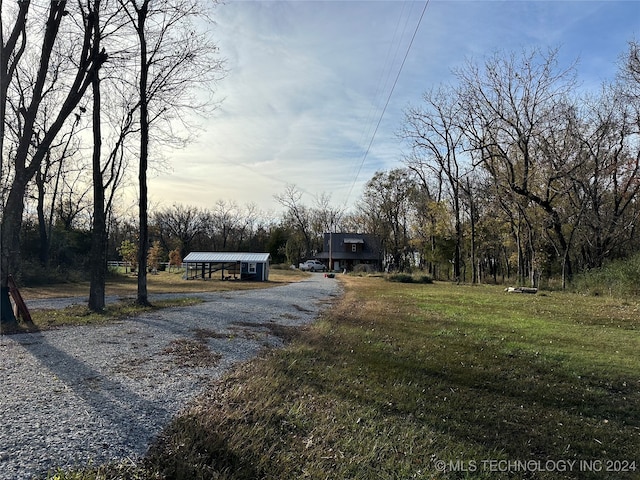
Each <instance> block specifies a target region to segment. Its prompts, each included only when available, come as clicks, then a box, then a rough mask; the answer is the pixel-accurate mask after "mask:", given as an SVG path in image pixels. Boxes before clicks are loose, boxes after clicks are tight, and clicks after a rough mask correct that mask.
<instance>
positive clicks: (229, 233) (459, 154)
mask: <svg viewBox="0 0 640 480" xmlns="http://www.w3.org/2000/svg"><path fill="white" fill-rule="evenodd" d="M208 5H209V3H205V2H200V1H198V0H161V1H154V2H151V1H150V0H83V1H80V2H77V3H67V2H66V1H65V0H60V1H56V2H48V1H47V2H33V1H29V0H24V1H19V2H16V3H6V2H2V3H0V7H1V12H2V17H1V18H0V23H1V24H2V28H1V30H0V32H1V33H0V35H1V40H2V41H1V42H0V43H1V51H0V54H1V55H0V79H1V81H0V120H1V121H0V128H1V131H0V151H2V162H1V171H0V200H1V201H2V213H1V216H2V218H1V231H0V237H1V238H0V242H1V245H0V257H1V258H0V267H1V268H0V270H1V272H0V283H1V286H2V297H3V298H2V302H3V303H5V302H8V294H7V285H8V276H9V275H10V274H15V275H19V274H20V272H25V271H26V270H28V269H26V268H23V267H25V263H28V264H29V265H33V264H36V265H38V266H39V267H41V268H45V269H51V268H53V269H55V268H58V267H60V266H68V267H70V268H74V267H76V268H78V267H80V268H83V267H84V268H87V269H88V270H89V271H90V280H91V287H90V300H89V306H90V307H91V308H92V309H94V310H100V309H102V308H103V307H104V290H105V278H106V274H107V270H106V263H107V259H117V258H118V257H119V255H120V253H119V249H120V248H121V247H122V243H123V242H125V241H128V242H131V243H134V244H136V245H137V248H136V249H135V250H136V255H137V263H138V267H139V275H138V295H137V301H138V302H139V303H143V304H144V303H148V299H147V292H146V273H147V270H148V269H147V264H148V261H149V258H150V257H149V252H150V249H151V248H153V249H155V252H156V253H155V254H154V258H155V257H157V256H158V252H160V251H162V252H164V253H163V255H168V254H169V252H177V253H178V254H180V256H184V255H185V254H186V253H188V252H189V251H194V250H220V251H225V250H254V251H266V252H270V253H271V255H272V259H273V261H274V262H276V263H281V262H282V263H285V262H286V263H293V264H297V262H298V261H300V260H302V259H305V258H310V257H313V255H315V254H316V253H317V252H318V251H319V250H320V249H321V248H322V235H323V234H324V233H326V232H330V231H334V232H337V231H343V232H362V233H372V234H376V235H378V236H379V238H380V239H381V244H382V246H383V252H382V255H381V260H382V264H383V265H382V266H383V268H385V269H394V270H400V271H407V270H411V269H414V268H420V269H426V270H428V271H429V272H430V273H431V274H432V275H433V276H434V277H435V278H448V279H456V280H459V281H471V282H480V281H488V280H491V281H500V280H502V279H507V278H508V279H512V278H515V279H516V280H517V281H518V282H520V283H524V282H530V283H532V284H534V285H535V284H538V283H539V282H540V281H541V280H542V279H548V278H554V277H558V278H561V279H562V281H563V283H566V282H567V281H569V280H570V279H571V277H572V275H573V274H575V273H576V272H580V271H584V270H588V269H592V268H597V267H600V266H602V265H603V264H604V263H605V262H607V261H608V260H611V259H616V258H624V257H625V256H628V255H630V254H631V253H633V252H635V251H637V249H638V240H637V238H636V237H637V235H636V224H637V219H638V215H639V213H640V206H639V202H638V191H639V189H640V181H639V180H638V168H639V167H640V58H639V56H640V55H639V47H638V43H636V42H634V41H631V42H630V43H629V48H628V51H626V52H624V53H623V54H622V55H621V57H620V59H619V72H618V75H617V77H616V78H615V79H612V80H611V81H610V82H609V83H607V84H605V85H603V86H602V87H601V89H600V90H599V91H597V92H590V93H588V94H587V93H578V92H581V89H580V88H579V79H578V78H577V74H576V69H575V66H573V65H572V66H569V67H564V66H562V65H560V63H559V61H558V51H556V50H551V51H547V52H542V51H540V50H531V51H525V52H522V53H511V52H502V53H497V54H495V55H493V56H491V57H488V58H486V59H483V60H481V61H475V60H471V61H469V62H468V63H467V64H466V65H464V66H462V67H460V68H458V69H457V70H455V71H454V78H455V81H454V83H451V84H444V85H440V86H437V87H433V88H432V89H430V90H428V91H427V92H426V93H425V94H424V96H423V98H422V101H421V102H420V103H419V104H417V105H414V106H411V107H409V108H408V109H407V110H406V112H405V121H404V123H403V124H402V125H401V129H400V137H401V139H402V140H403V141H404V142H405V145H406V151H407V154H406V155H405V156H404V157H403V158H402V159H399V166H398V168H395V169H392V170H389V171H380V172H377V173H375V175H374V176H373V177H372V178H371V179H370V180H369V181H368V182H367V184H366V187H365V190H364V193H363V195H362V198H361V199H359V200H358V201H357V202H356V204H355V205H354V206H353V208H349V209H347V207H346V206H345V207H336V206H334V205H332V203H331V198H330V196H329V195H327V194H321V195H319V196H317V197H315V198H314V199H313V204H312V205H307V204H306V203H305V202H304V201H303V194H302V192H301V191H300V190H299V189H298V188H297V187H296V186H295V185H289V186H287V187H286V188H285V190H284V192H283V193H281V194H278V195H276V200H277V201H278V202H279V204H280V205H281V206H282V207H283V213H282V215H280V216H275V215H268V214H265V213H264V212H260V211H258V209H257V207H256V206H255V205H246V206H243V207H239V206H238V205H237V204H236V203H235V202H224V201H219V202H217V203H215V204H214V205H213V206H212V207H211V208H210V209H198V208H195V207H192V206H188V205H174V206H172V207H168V208H167V207H165V208H158V209H155V210H154V209H151V210H150V209H149V205H148V198H147V190H148V187H147V170H148V168H149V163H150V161H157V160H158V159H160V158H161V155H160V151H161V150H162V149H163V148H164V147H167V146H180V145H184V144H186V143H187V142H189V141H190V133H189V132H191V131H192V130H193V129H192V128H191V127H192V126H190V125H187V124H186V123H185V120H184V119H185V118H187V116H186V115H185V112H186V110H189V109H191V110H197V111H201V112H208V111H210V110H211V109H213V108H215V107H216V104H215V102H211V100H210V98H209V97H208V95H207V94H210V93H212V92H213V88H214V86H215V82H216V81H217V80H218V79H220V78H222V76H223V75H224V62H223V60H221V59H220V58H219V56H218V55H219V54H218V51H217V48H216V46H215V43H214V42H213V41H212V40H211V38H210V34H209V32H210V30H209V29H208V26H209V25H207V22H206V20H210V19H211V16H210V15H211V12H210V11H209V10H208V9H207V6H208ZM613 60H615V59H612V61H613ZM132 170H133V171H136V172H137V178H135V179H131V178H128V177H127V175H125V172H127V171H132ZM126 181H134V182H135V184H136V185H137V187H138V192H139V201H138V212H137V215H136V216H135V217H133V216H132V217H129V216H122V215H117V214H116V213H115V209H114V202H115V199H116V197H117V192H119V191H120V189H121V188H123V185H124V183H125V182H126ZM7 320H8V319H7V318H5V310H4V309H3V316H2V321H3V322H4V321H7ZM9 320H10V319H9Z"/></svg>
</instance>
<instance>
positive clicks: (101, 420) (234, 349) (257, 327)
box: [0, 274, 340, 480]
mask: <svg viewBox="0 0 640 480" xmlns="http://www.w3.org/2000/svg"><path fill="white" fill-rule="evenodd" d="M339 294H340V288H339V284H338V282H336V281H335V280H332V279H328V278H325V277H324V276H323V275H322V274H315V275H313V277H312V278H311V279H309V280H305V281H302V282H297V283H292V284H288V285H283V286H278V287H274V288H268V289H258V290H249V291H240V292H216V293H206V294H199V295H198V296H199V297H202V298H204V299H205V302H204V303H202V304H198V305H195V306H190V307H180V308H171V309H164V310H160V311H157V312H153V313H149V314H145V315H141V316H139V317H136V318H134V319H128V320H126V321H122V322H117V323H114V324H110V325H106V326H89V327H66V328H62V329H59V330H51V331H46V332H40V333H34V334H20V335H10V336H2V337H0V352H1V356H2V361H1V362H0V378H2V380H1V382H0V394H1V397H0V398H1V400H0V479H1V480H4V479H12V480H13V479H32V478H34V477H40V478H42V477H46V474H47V472H48V471H55V468H56V467H69V466H74V465H76V466H85V465H87V463H88V462H92V463H94V464H100V463H104V462H108V461H111V460H121V459H125V458H127V457H130V458H135V457H138V456H141V455H144V453H145V452H146V450H147V448H148V446H149V444H150V442H151V441H152V440H153V438H154V437H155V436H156V435H157V434H158V433H159V432H160V431H161V429H162V428H163V427H164V426H166V425H167V424H168V422H169V421H170V419H171V418H172V417H173V416H175V415H176V414H177V413H178V412H179V411H180V410H181V409H182V408H183V407H184V406H185V405H186V404H187V403H188V402H189V400H191V399H193V398H194V397H195V396H196V395H198V393H200V392H201V391H202V389H203V388H204V387H205V386H206V385H207V383H208V382H210V381H211V380H214V379H216V378H219V377H220V376H221V375H222V374H223V373H224V372H225V371H227V370H228V369H229V368H230V367H232V366H233V365H235V364H237V363H238V362H243V361H247V360H249V359H251V358H252V357H254V356H255V355H256V354H257V353H259V351H260V350H262V349H263V348H265V346H266V347H274V346H279V345H281V340H280V339H279V338H278V337H276V336H274V335H273V334H272V329H270V328H269V325H270V324H272V323H275V324H276V325H286V326H296V325H302V324H305V323H309V322H311V321H312V320H313V319H314V318H316V316H317V314H318V313H319V311H320V310H321V309H322V308H323V307H326V306H327V303H328V301H329V300H330V299H331V298H332V297H335V296H337V295H339Z"/></svg>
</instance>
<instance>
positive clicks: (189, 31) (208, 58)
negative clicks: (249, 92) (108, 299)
mask: <svg viewBox="0 0 640 480" xmlns="http://www.w3.org/2000/svg"><path fill="white" fill-rule="evenodd" d="M120 1H121V5H122V7H123V9H124V11H125V13H126V15H127V16H128V18H129V22H130V25H131V26H132V27H133V30H134V31H135V34H136V38H137V47H138V82H137V86H138V95H139V126H140V154H139V162H140V163H139V168H138V186H139V199H138V206H139V209H138V212H139V224H140V236H139V242H140V244H139V255H140V257H139V263H140V274H139V275H138V294H137V302H138V303H139V304H141V305H148V304H149V299H148V293H147V274H146V262H147V257H146V253H145V252H146V251H147V249H148V244H149V219H148V216H149V215H148V185H147V169H148V165H149V156H150V155H149V147H150V140H151V136H152V132H151V127H152V126H153V125H156V127H158V130H159V131H160V128H159V124H160V123H161V122H162V121H165V122H166V121H170V120H171V119H172V118H173V119H178V120H179V119H181V118H183V117H181V116H180V112H181V111H183V110H185V109H187V108H189V109H195V110H197V109H198V108H202V107H204V106H205V105H206V102H205V103H203V102H202V101H197V99H196V98H195V97H194V96H193V91H194V87H196V86H197V85H202V84H210V83H211V82H212V81H214V80H215V79H216V78H217V77H218V76H219V75H220V73H221V72H222V69H223V63H222V61H221V60H219V59H217V58H216V56H215V55H216V53H217V48H216V46H215V45H214V44H213V43H212V42H211V40H210V39H209V38H208V36H207V35H206V34H204V33H202V32H200V31H199V30H198V29H197V28H196V27H195V26H194V24H193V22H194V21H195V20H196V19H198V20H202V19H203V13H204V12H203V8H202V6H203V4H201V3H200V2H199V1H198V0H161V1H158V2H152V1H151V0H120ZM204 17H205V18H206V16H204ZM173 131H174V130H172V129H171V128H169V129H168V130H166V131H165V132H163V133H164V134H165V135H167V137H169V138H168V140H169V141H177V140H178V137H177V136H176V135H175V133H174V134H172V132H173ZM155 140H156V141H158V142H160V139H159V137H155Z"/></svg>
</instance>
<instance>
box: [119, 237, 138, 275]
mask: <svg viewBox="0 0 640 480" xmlns="http://www.w3.org/2000/svg"><path fill="white" fill-rule="evenodd" d="M118 253H119V254H120V256H121V257H122V260H123V261H124V262H126V263H127V265H125V271H126V269H127V268H128V265H131V271H135V269H136V267H137V266H138V245H137V244H136V243H135V242H132V241H131V240H124V241H123V242H122V244H121V245H120V247H119V248H118Z"/></svg>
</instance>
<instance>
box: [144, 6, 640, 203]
mask: <svg viewBox="0 0 640 480" xmlns="http://www.w3.org/2000/svg"><path fill="white" fill-rule="evenodd" d="M425 4H426V10H424V9H425ZM423 10H424V15H423V16H422V20H421V21H420V18H421V15H422V13H423ZM215 20H216V25H215V27H214V31H213V32H212V33H213V37H214V38H215V40H216V41H217V44H218V46H219V48H220V54H221V56H222V57H224V58H225V59H226V68H227V70H228V71H227V74H226V76H225V78H224V79H222V80H221V81H220V82H219V84H218V85H217V88H216V98H217V100H219V101H221V103H220V106H219V108H218V109H217V110H216V111H214V112H213V113H212V114H211V115H210V116H209V117H208V118H206V119H203V120H202V121H201V128H202V130H201V131H200V132H199V137H198V139H197V141H195V142H193V143H191V144H190V145H189V146H188V147H187V148H185V149H182V150H176V151H173V152H171V154H170V155H169V156H168V158H169V169H168V170H164V171H161V172H156V173H154V174H152V175H151V178H150V180H149V193H150V201H151V203H152V204H153V205H156V206H162V207H170V206H171V205H172V204H181V205H190V206H196V207H199V208H210V209H212V208H213V207H214V205H215V203H216V202H217V201H219V200H224V201H225V202H235V203H236V204H238V205H239V206H240V207H243V206H245V205H248V204H250V203H254V204H256V205H257V206H258V208H259V209H260V210H262V211H264V212H272V213H277V212H279V211H282V207H281V206H280V204H279V203H278V202H277V201H276V199H275V198H274V196H275V195H278V194H282V193H284V191H285V189H286V188H287V186H288V185H295V186H296V188H297V189H298V190H299V191H301V192H302V193H303V197H302V202H303V203H304V204H305V205H308V206H312V205H313V204H314V201H315V198H316V197H317V196H319V195H322V194H326V195H330V196H331V203H332V204H333V205H334V206H340V207H344V208H345V209H347V210H349V209H351V208H352V207H353V206H354V204H356V203H357V202H358V200H359V198H360V197H361V194H362V191H363V187H364V185H365V184H366V182H367V181H368V180H370V179H371V178H372V177H373V175H374V173H375V172H376V171H380V170H390V169H393V168H398V167H402V158H403V154H404V153H405V152H406V151H407V146H406V145H405V144H403V142H402V140H401V139H400V138H399V136H398V132H399V130H400V128H401V127H402V124H403V116H404V111H405V110H406V109H407V108H408V107H409V106H411V105H413V106H417V105H420V102H421V98H422V95H423V93H424V92H426V91H428V90H430V89H431V88H434V87H437V86H438V85H440V84H452V83H454V76H453V74H452V70H453V69H455V68H456V67H460V66H462V65H463V64H464V63H465V62H466V61H468V60H472V61H475V62H478V63H482V61H483V59H484V58H486V57H488V56H491V55H493V54H494V53H496V52H509V53H510V52H521V51H522V50H523V49H530V48H541V49H543V50H546V49H547V48H559V49H560V54H559V55H560V57H559V58H560V62H561V63H562V64H563V65H565V66H569V64H571V63H572V62H574V61H576V60H577V61H578V64H577V72H578V80H579V81H580V82H581V84H582V88H584V89H585V90H589V89H590V90H597V89H598V88H599V86H600V85H601V84H602V83H603V82H605V81H609V80H613V78H614V77H615V74H616V71H617V64H618V62H619V58H620V56H621V55H622V54H624V52H625V51H627V50H628V42H629V41H630V40H634V39H635V40H640V0H627V1H615V0H611V1H516V0H508V1H484V0H475V1H459V0H430V1H428V2H423V1H409V2H405V1H400V0H393V1H372V0H363V1H342V0H334V1H316V0H296V1H249V0H227V1H226V3H224V4H221V5H219V6H218V7H217V8H216V10H215ZM416 28H417V30H416ZM414 34H415V38H414ZM412 39H413V42H412ZM409 47H410V48H409ZM385 106H386V108H385ZM383 112H384V115H383ZM374 133H375V135H374Z"/></svg>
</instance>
